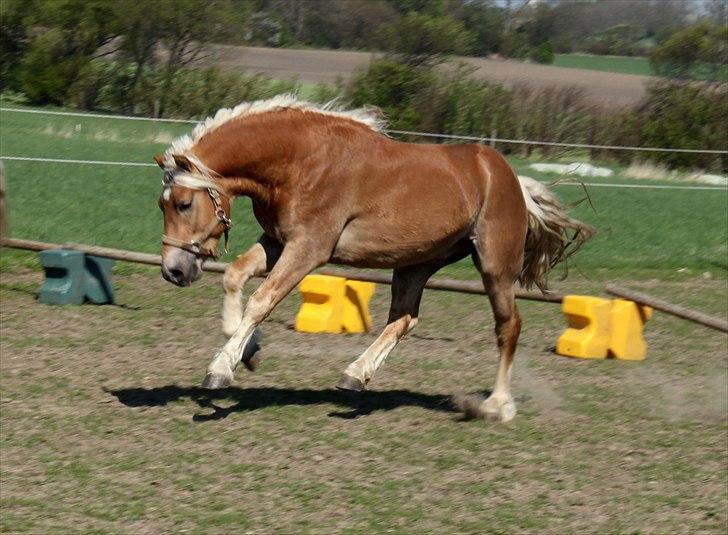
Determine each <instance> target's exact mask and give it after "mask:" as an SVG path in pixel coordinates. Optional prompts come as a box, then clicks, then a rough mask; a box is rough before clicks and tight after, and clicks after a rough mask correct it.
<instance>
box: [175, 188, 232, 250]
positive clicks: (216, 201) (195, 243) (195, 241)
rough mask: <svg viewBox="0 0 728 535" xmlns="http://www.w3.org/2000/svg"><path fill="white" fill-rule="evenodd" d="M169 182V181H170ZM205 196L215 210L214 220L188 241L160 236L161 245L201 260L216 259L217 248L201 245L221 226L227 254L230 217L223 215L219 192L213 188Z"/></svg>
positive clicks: (208, 189) (230, 224)
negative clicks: (181, 250) (179, 250)
mask: <svg viewBox="0 0 728 535" xmlns="http://www.w3.org/2000/svg"><path fill="white" fill-rule="evenodd" d="M170 182H171V181H170ZM207 194H208V195H209V196H210V200H211V201H212V206H213V208H214V209H215V219H213V220H212V221H210V223H209V224H208V225H207V227H205V230H203V231H202V232H201V233H200V234H198V235H197V236H195V237H193V238H192V239H191V240H189V241H185V240H180V239H179V238H174V237H172V236H167V235H166V234H163V235H162V243H163V244H164V245H169V246H171V247H177V248H178V249H183V250H185V251H188V252H190V253H192V254H193V255H195V256H198V257H202V258H217V257H219V256H220V253H219V252H218V250H217V248H214V249H213V248H210V247H205V246H204V245H203V244H204V243H205V242H206V241H207V240H208V239H209V238H210V236H212V234H213V233H214V232H215V229H216V228H217V226H218V225H220V224H222V226H223V233H224V234H225V252H226V253H227V245H228V232H229V231H230V228H231V227H232V226H233V222H232V220H231V219H230V217H229V216H228V215H227V213H225V208H224V207H223V205H222V201H221V200H220V192H219V191H217V190H216V189H213V188H207Z"/></svg>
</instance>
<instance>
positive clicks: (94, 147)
mask: <svg viewBox="0 0 728 535" xmlns="http://www.w3.org/2000/svg"><path fill="white" fill-rule="evenodd" d="M0 122H1V123H2V129H1V130H0V154H2V155H14V156H39V157H55V158H73V159H93V160H110V161H129V162H143V163H149V164H152V156H153V155H154V154H157V153H160V152H162V151H163V150H164V149H165V148H166V146H167V145H168V143H169V141H170V140H171V139H173V138H174V137H176V136H178V135H180V134H182V133H185V132H187V131H189V129H190V125H186V124H172V123H153V122H143V121H125V120H120V119H95V118H77V117H61V116H47V115H29V114H21V113H11V112H2V113H1V114H0ZM511 161H512V164H513V165H514V167H515V168H516V170H517V171H518V172H519V173H522V174H527V175H529V176H533V177H535V178H539V179H544V180H550V179H553V178H554V175H540V174H539V173H536V172H534V171H533V170H530V169H529V168H528V164H529V163H530V162H529V161H526V160H522V159H517V158H513V159H512V160H511ZM5 165H6V170H7V177H8V184H9V185H8V189H9V199H10V224H11V234H12V235H13V236H14V237H18V238H28V239H35V240H41V241H50V242H60V243H62V242H67V241H74V242H80V243H89V244H96V245H104V246H109V247H119V248H126V249H134V250H139V251H145V252H157V251H158V250H159V247H160V246H159V240H160V236H161V232H162V216H161V213H160V211H159V210H158V208H157V198H158V195H159V192H160V179H161V172H160V170H159V169H158V168H156V166H154V165H150V166H149V167H121V166H98V165H80V164H47V163H36V162H17V161H6V162H5ZM611 167H612V168H613V169H614V170H615V171H616V173H617V175H616V176H615V177H613V178H609V179H586V180H585V181H586V182H599V181H602V182H612V183H626V184H629V183H635V181H634V180H630V179H627V178H625V177H624V176H621V175H620V173H621V172H622V169H620V168H619V167H616V166H611ZM643 183H644V182H643ZM650 183H651V184H657V183H658V182H650ZM556 190H557V192H558V194H559V195H560V196H562V197H563V198H564V200H566V201H567V202H571V201H575V200H578V199H579V198H581V197H583V192H582V191H581V189H580V188H578V187H574V186H567V185H564V186H559V187H557V188H556ZM589 194H590V196H591V200H592V204H593V206H594V210H595V211H593V210H592V208H591V207H590V206H589V205H588V203H583V204H582V205H580V206H579V207H578V208H576V209H575V210H574V214H575V215H576V216H577V217H579V218H581V219H583V220H584V221H587V222H589V223H591V224H592V225H594V226H595V227H596V228H597V229H598V231H599V233H598V235H597V236H596V237H595V238H594V239H593V240H592V241H591V242H590V243H589V244H587V246H586V247H584V249H583V250H582V251H580V252H579V253H578V255H577V256H576V257H575V258H574V261H573V263H572V267H573V268H576V269H578V270H580V271H581V272H583V273H584V274H585V275H587V276H591V277H598V278H605V277H614V276H620V275H629V276H640V277H645V278H649V277H654V276H658V277H665V276H670V277H675V276H679V275H678V274H677V270H683V271H682V272H683V273H685V272H686V271H687V273H688V274H691V273H692V274H693V275H694V274H696V273H697V274H700V273H703V272H706V271H709V272H710V273H711V274H712V275H713V276H720V277H725V276H726V275H727V274H728V259H727V256H728V248H727V246H726V244H727V243H728V212H727V210H726V206H727V205H728V193H727V192H726V190H696V191H687V190H656V189H620V188H604V187H593V188H590V190H589ZM233 220H234V222H235V225H234V228H233V230H232V233H231V243H230V251H231V253H230V254H229V255H228V256H227V257H226V259H227V260H230V259H232V258H233V257H234V255H236V254H239V253H240V252H241V251H242V250H244V249H245V248H246V247H248V246H249V245H251V244H252V243H253V242H254V241H255V239H256V238H257V237H258V235H259V234H260V228H259V226H258V224H257V222H256V221H255V219H254V218H253V216H252V210H251V205H250V202H249V201H248V200H247V199H239V200H237V201H236V203H235V207H234V210H233ZM5 256H6V257H9V258H10V259H11V260H12V258H13V255H9V256H8V255H5ZM8 261H9V260H8ZM445 273H446V274H450V275H455V276H464V277H473V276H475V272H474V270H473V269H472V267H471V265H470V262H469V261H464V262H462V263H460V264H459V265H456V266H453V267H450V268H448V269H447V270H446V271H445Z"/></svg>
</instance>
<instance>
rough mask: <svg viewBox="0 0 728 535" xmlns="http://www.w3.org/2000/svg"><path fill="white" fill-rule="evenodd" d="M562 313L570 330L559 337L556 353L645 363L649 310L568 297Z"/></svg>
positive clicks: (629, 304)
mask: <svg viewBox="0 0 728 535" xmlns="http://www.w3.org/2000/svg"><path fill="white" fill-rule="evenodd" d="M562 310H563V312H564V315H565V316H566V319H567V321H568V322H569V327H568V328H567V329H566V330H565V331H564V333H563V334H562V335H561V336H560V337H559V340H558V342H557V344H556V352H557V353H559V354H560V355H565V356H568V357H579V358H592V359H603V358H606V357H609V356H612V357H615V358H618V359H623V360H642V359H644V358H645V356H646V354H647V344H645V341H644V338H643V337H642V330H643V327H644V324H645V322H646V321H647V320H648V319H650V318H651V317H652V309H651V308H650V307H645V306H640V305H638V304H636V303H634V302H632V301H626V300H624V299H615V300H614V301H611V300H609V299H602V298H599V297H590V296H586V295H567V296H565V297H564V302H563V304H562Z"/></svg>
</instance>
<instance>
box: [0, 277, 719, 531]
mask: <svg viewBox="0 0 728 535" xmlns="http://www.w3.org/2000/svg"><path fill="white" fill-rule="evenodd" d="M41 280H42V273H40V272H37V271H35V272H27V271H19V272H7V271H3V273H2V281H1V282H0V301H1V302H2V307H0V308H1V314H0V323H1V325H2V336H1V337H0V353H2V367H1V368H0V392H1V395H0V407H1V408H2V413H1V414H2V426H0V449H1V450H2V463H1V464H0V485H1V486H2V493H1V495H0V513H1V514H0V532H2V533H19V532H25V533H33V534H35V533H71V532H74V533H80V532H83V533H89V532H95V533H96V532H103V533H128V534H133V535H139V534H157V533H182V532H192V533H211V534H217V533H219V534H228V533H260V534H268V533H321V534H323V533H349V534H352V535H355V534H360V535H364V534H369V533H387V532H396V533H423V534H425V533H486V532H487V533H553V534H563V533H634V532H640V533H683V532H685V526H690V531H691V532H696V533H724V528H725V525H726V512H727V509H726V504H727V503H728V502H727V501H726V488H728V486H726V474H728V472H726V469H725V467H726V450H725V443H726V427H725V414H726V391H725V384H726V382H725V381H726V361H725V340H726V339H725V336H724V335H722V334H719V333H717V332H713V331H708V330H704V329H701V328H699V327H695V326H692V325H690V324H685V323H684V322H681V321H680V320H677V319H675V318H671V317H669V316H664V315H660V314H656V315H655V318H654V319H653V320H651V321H650V323H649V324H648V328H647V330H646V337H647V342H648V344H649V346H650V350H649V351H650V354H649V357H648V358H647V360H645V361H643V362H622V361H614V360H609V361H590V360H580V359H566V358H562V357H558V356H555V355H553V354H552V353H551V352H550V351H549V349H548V348H549V347H550V345H552V344H553V343H554V341H555V339H556V336H557V335H558V334H559V332H560V331H561V329H563V324H564V323H563V318H562V317H561V314H560V312H559V311H558V307H554V305H548V304H543V303H528V302H524V303H522V306H521V309H522V312H523V315H524V332H523V335H522V338H521V343H520V344H519V351H518V356H517V358H516V368H515V375H514V392H515V395H516V396H517V402H518V404H519V411H520V412H519V414H518V416H517V417H516V419H515V420H514V421H513V422H511V423H509V424H488V423H486V422H482V421H475V422H465V421H461V419H460V417H459V416H458V414H457V413H456V412H454V409H453V407H452V405H451V403H450V394H452V393H453V392H457V391H463V390H465V391H468V392H473V391H474V390H473V389H482V388H485V387H487V386H489V385H490V384H492V380H493V377H494V374H495V366H496V359H495V340H494V334H493V331H492V323H491V320H490V312H489V310H488V306H487V304H486V303H485V299H484V298H483V297H482V296H463V295H457V294H451V293H443V292H426V294H425V296H424V299H423V307H422V315H421V318H422V320H423V321H422V323H421V324H420V326H418V329H417V330H416V331H415V332H413V333H412V334H410V336H408V339H407V340H405V341H404V342H403V343H402V344H401V345H400V346H398V347H397V349H396V350H395V352H394V354H392V355H391V356H390V357H389V358H388V359H387V362H386V364H385V366H384V367H383V368H382V369H380V370H379V372H378V373H377V376H376V377H375V380H374V381H373V382H372V383H371V384H370V391H369V392H368V393H366V394H364V395H361V396H351V395H347V394H345V393H342V392H338V391H336V390H333V389H332V385H333V384H335V382H336V380H337V379H338V377H339V374H340V373H341V370H342V369H343V368H344V367H345V366H346V365H347V364H348V363H349V362H350V361H351V360H352V359H353V358H355V356H356V355H357V354H358V353H359V352H360V351H362V350H363V348H365V347H366V346H367V345H368V344H369V343H371V342H372V341H373V340H374V337H375V336H376V334H377V332H378V331H379V330H380V329H381V328H382V327H383V322H384V319H385V318H386V310H387V304H388V300H389V299H388V293H389V292H388V290H387V289H386V288H379V289H378V291H377V293H376V294H375V296H374V299H373V302H372V312H373V314H374V319H375V322H376V328H375V329H374V332H372V333H368V334H362V335H348V336H344V335H304V334H302V333H297V332H295V331H294V330H293V329H292V321H293V318H294V315H295V312H296V310H297V308H298V299H297V297H296V296H295V295H294V296H292V297H291V298H288V299H286V300H285V301H284V302H283V303H281V306H279V307H278V308H277V309H276V311H275V312H274V314H273V315H272V316H271V318H269V320H268V321H267V322H266V323H265V324H264V326H263V335H264V338H263V355H264V360H263V364H262V365H261V368H260V369H259V370H258V371H257V372H256V373H254V374H252V373H246V372H245V370H239V372H238V374H237V375H236V382H235V384H234V385H233V387H231V388H229V389H227V390H222V391H216V392H210V391H205V390H202V389H200V388H198V387H197V385H198V384H199V383H198V381H199V380H200V378H201V376H202V374H203V372H204V368H205V366H206V364H207V362H208V361H209V358H210V356H211V355H212V354H213V351H214V350H215V349H216V348H217V347H219V345H220V344H221V343H222V340H223V337H222V335H221V334H220V332H219V313H220V293H221V291H220V278H219V277H215V276H211V275H210V274H207V275H205V277H204V278H203V279H202V280H201V281H200V282H198V283H197V284H196V285H194V286H192V287H190V288H184V289H179V288H174V287H172V286H170V285H168V284H167V283H165V282H164V281H162V280H161V278H160V277H159V275H158V273H157V272H156V270H153V269H150V270H148V272H147V271H144V273H135V274H127V275H122V274H117V275H116V276H115V285H116V290H117V302H118V304H117V305H115V306H103V307H96V306H91V305H88V306H83V307H50V306H46V305H41V304H39V303H37V301H36V300H35V292H36V291H37V289H38V287H39V284H40V282H41ZM589 284H591V286H590V285H589ZM569 285H570V286H569V287H570V288H572V289H573V290H576V291H580V292H590V291H591V292H593V291H594V290H595V285H594V284H592V283H585V282H584V281H579V280H576V279H572V280H570V282H569ZM630 286H634V287H635V288H640V289H644V290H645V291H650V292H653V291H655V290H656V289H657V288H655V284H653V283H649V282H645V283H641V284H637V283H636V282H634V283H633V282H632V281H630ZM657 286H658V287H659V288H661V289H662V291H663V292H664V294H663V295H673V296H674V298H675V299H678V300H680V299H685V298H687V297H688V296H690V295H695V294H696V292H699V294H702V295H708V294H715V293H719V292H721V291H722V288H723V282H722V281H720V280H703V279H697V280H694V281H688V282H682V283H681V282H667V281H662V282H660V283H659V284H657ZM251 290H252V288H249V289H247V290H246V294H247V293H249V292H250V291H251Z"/></svg>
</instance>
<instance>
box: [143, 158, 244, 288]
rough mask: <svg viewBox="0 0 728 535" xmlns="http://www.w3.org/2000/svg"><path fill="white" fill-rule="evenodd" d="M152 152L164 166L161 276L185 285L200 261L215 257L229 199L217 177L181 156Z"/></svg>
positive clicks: (225, 227) (199, 271)
mask: <svg viewBox="0 0 728 535" xmlns="http://www.w3.org/2000/svg"><path fill="white" fill-rule="evenodd" d="M172 158H173V160H174V165H173V166H172V165H170V163H171V162H170V160H169V157H165V156H155V157H154V159H155V161H156V162H157V163H158V164H159V166H160V167H161V168H162V169H164V171H165V174H164V179H163V182H162V183H163V186H164V188H163V190H162V195H161V196H160V197H159V208H160V209H161V210H162V213H163V214H164V235H163V236H162V244H163V247H162V277H164V279H165V280H168V281H169V282H171V283H173V284H176V285H177V286H189V285H190V284H192V283H193V282H194V281H196V280H197V279H199V278H200V276H201V275H202V262H203V261H204V260H206V259H207V258H215V257H217V254H218V253H217V245H218V242H219V241H220V236H222V235H223V234H225V239H226V241H227V231H228V229H229V228H230V224H231V223H230V218H229V215H228V214H229V213H230V199H229V198H228V197H227V195H226V194H225V193H224V192H223V190H222V188H221V186H220V184H219V181H217V180H215V179H213V178H212V177H211V176H210V175H209V173H206V172H204V171H203V170H200V169H199V168H198V167H197V166H195V165H194V164H193V163H192V162H190V159H189V158H187V157H185V156H179V155H174V156H172Z"/></svg>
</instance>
